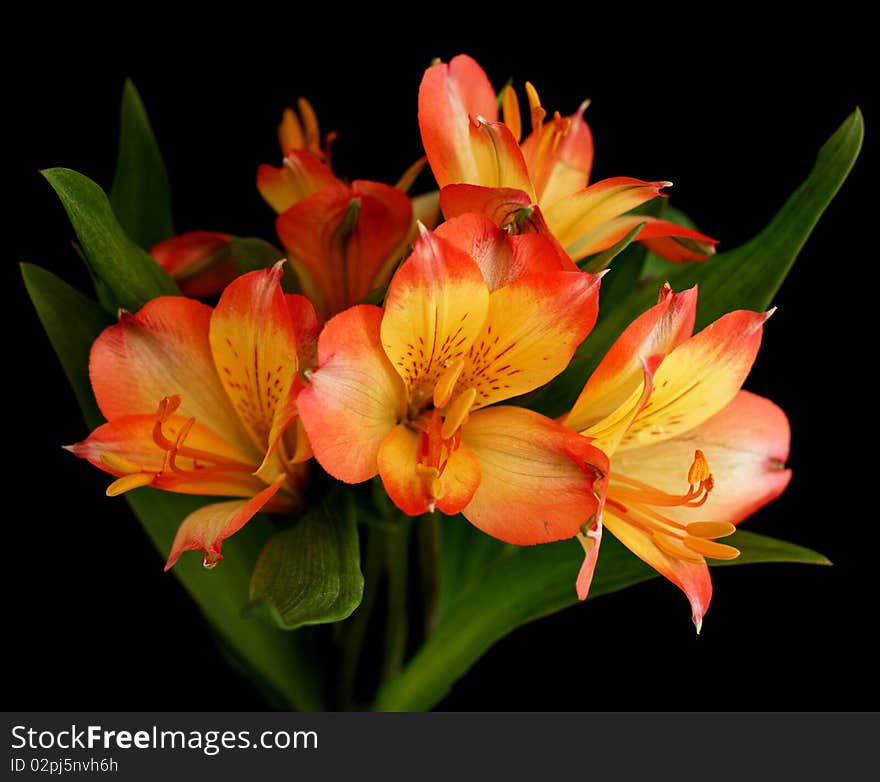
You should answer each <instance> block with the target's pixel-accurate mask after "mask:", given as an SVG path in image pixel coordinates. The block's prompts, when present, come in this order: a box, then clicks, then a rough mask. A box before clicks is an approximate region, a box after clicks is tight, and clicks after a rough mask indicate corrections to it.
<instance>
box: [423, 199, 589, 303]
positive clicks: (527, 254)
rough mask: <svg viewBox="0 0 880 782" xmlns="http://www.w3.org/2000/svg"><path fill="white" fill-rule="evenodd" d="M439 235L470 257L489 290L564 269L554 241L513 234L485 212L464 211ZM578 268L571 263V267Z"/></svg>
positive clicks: (446, 224) (443, 225) (529, 235)
mask: <svg viewBox="0 0 880 782" xmlns="http://www.w3.org/2000/svg"><path fill="white" fill-rule="evenodd" d="M435 233H436V235H437V236H440V237H441V238H443V239H446V241H448V242H449V243H450V244H453V245H454V246H455V247H458V249H460V250H463V251H464V252H466V253H467V254H468V255H470V256H471V258H473V259H474V260H475V261H476V262H477V266H479V267H480V271H481V272H482V273H483V279H484V280H485V281H486V285H488V286H489V290H490V291H494V290H496V289H498V288H503V287H504V286H505V285H509V284H510V283H512V282H513V281H514V280H517V279H519V278H520V277H523V276H525V275H527V274H535V273H544V272H559V271H562V270H563V266H562V264H561V263H560V260H559V256H558V255H557V252H556V248H555V247H554V245H553V243H552V242H551V241H550V240H549V239H547V237H545V236H540V235H538V234H520V235H517V236H511V235H510V234H509V233H508V232H507V231H504V230H502V229H501V228H499V227H498V226H497V225H496V224H495V223H494V222H493V221H492V220H490V219H489V218H488V217H487V216H486V215H483V214H473V213H470V214H463V215H461V216H460V217H453V218H452V219H451V220H447V221H446V222H445V223H443V224H442V225H440V226H439V227H438V228H437V230H436V232H435ZM576 269H577V267H576V266H575V265H574V264H571V265H570V268H569V269H568V270H570V271H574V270H576Z"/></svg>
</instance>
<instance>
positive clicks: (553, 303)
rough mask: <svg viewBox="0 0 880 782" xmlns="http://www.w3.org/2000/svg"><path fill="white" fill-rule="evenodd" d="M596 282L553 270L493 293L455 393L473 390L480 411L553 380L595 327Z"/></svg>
mask: <svg viewBox="0 0 880 782" xmlns="http://www.w3.org/2000/svg"><path fill="white" fill-rule="evenodd" d="M599 282H600V278H599V277H597V276H595V275H592V274H585V273H583V272H562V271H553V272H544V273H538V274H529V275H527V276H525V277H520V278H519V279H517V280H514V281H513V282H512V283H510V285H507V286H505V287H503V288H499V289H498V290H496V291H493V292H492V293H491V294H490V297H489V314H488V316H487V317H486V323H485V326H484V327H483V330H482V333H481V334H480V335H479V337H478V338H477V339H476V340H475V341H474V343H473V346H472V347H471V348H470V349H469V351H468V361H467V363H466V364H465V369H464V371H463V372H462V374H461V377H460V378H459V380H458V386H457V387H458V389H459V390H460V391H465V390H467V389H470V388H475V389H476V390H477V398H476V406H478V407H484V406H486V405H490V404H493V403H495V402H499V401H501V400H503V399H510V398H511V397H514V396H518V395H520V394H524V393H526V392H528V391H532V390H534V389H535V388H538V387H539V386H542V385H544V384H545V383H548V382H549V381H550V380H552V379H553V378H554V377H556V375H558V374H559V373H560V372H561V371H562V370H563V369H565V367H566V366H568V362H569V361H570V360H571V357H572V356H573V355H574V352H575V350H576V349H577V347H578V345H580V344H581V342H583V341H584V339H585V338H586V336H587V335H588V334H589V333H590V331H591V330H592V328H593V325H594V324H595V323H596V317H597V315H598V312H599Z"/></svg>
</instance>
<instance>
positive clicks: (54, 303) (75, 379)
mask: <svg viewBox="0 0 880 782" xmlns="http://www.w3.org/2000/svg"><path fill="white" fill-rule="evenodd" d="M21 275H22V277H23V278H24V284H25V288H27V292H28V295H29V296H30V297H31V302H32V303H33V305H34V309H35V310H36V311H37V316H38V317H39V319H40V322H41V323H42V324H43V328H44V329H45V330H46V334H48V335H49V340H50V341H51V342H52V347H53V349H54V350H55V354H56V355H57V356H58V360H59V361H60V362H61V366H62V367H63V369H64V374H65V375H67V379H68V381H70V385H71V386H72V387H73V393H74V394H76V400H77V402H79V406H80V409H81V410H82V411H83V415H84V416H85V419H86V423H87V424H88V425H89V426H90V427H93V426H97V425H98V424H99V423H101V420H102V419H101V413H100V411H99V410H98V405H97V404H96V403H95V397H94V395H93V394H92V386H91V383H90V382H89V351H90V350H91V347H92V343H93V342H94V341H95V340H96V339H97V338H98V335H99V334H100V333H101V332H102V331H103V330H104V329H105V328H106V327H107V326H109V325H110V323H111V318H110V316H109V315H108V314H107V313H106V312H105V311H104V310H103V309H102V308H101V307H100V306H99V305H98V304H96V303H95V302H94V301H92V300H91V299H88V298H86V297H85V296H83V295H82V294H81V293H80V292H79V291H78V290H75V289H74V288H72V287H71V286H70V285H68V284H67V283H66V282H64V280H61V279H59V278H58V277H56V276H55V275H54V274H52V272H49V271H46V270H45V269H41V268H40V267H39V266H34V265H32V264H29V263H23V264H22V265H21Z"/></svg>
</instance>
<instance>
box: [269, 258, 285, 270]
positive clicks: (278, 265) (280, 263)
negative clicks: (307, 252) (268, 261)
mask: <svg viewBox="0 0 880 782" xmlns="http://www.w3.org/2000/svg"><path fill="white" fill-rule="evenodd" d="M285 263H287V258H281V259H279V260H277V261H275V263H274V264H272V271H274V272H279V273H280V272H281V271H282V270H283V268H284V264H285Z"/></svg>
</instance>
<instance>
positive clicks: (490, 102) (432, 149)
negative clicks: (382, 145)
mask: <svg viewBox="0 0 880 782" xmlns="http://www.w3.org/2000/svg"><path fill="white" fill-rule="evenodd" d="M469 117H483V119H484V120H486V121H487V122H496V121H497V119H498V104H497V102H496V100H495V91H494V90H493V89H492V84H491V83H490V82H489V79H488V77H487V76H486V73H485V72H484V71H483V69H482V68H481V67H480V66H479V65H478V64H477V62H476V61H475V60H473V59H472V58H471V57H468V56H467V55H465V54H460V55H458V56H457V57H453V58H452V61H451V62H450V63H449V64H446V63H437V64H436V65H432V66H431V67H430V68H428V70H426V71H425V75H424V76H423V77H422V83H421V85H420V86H419V127H420V128H421V133H422V144H423V145H424V147H425V153H426V154H427V157H428V162H429V164H430V166H431V170H432V171H433V172H434V177H435V178H436V180H437V183H438V184H439V185H440V187H443V186H444V185H447V184H449V183H451V182H478V181H479V180H478V178H477V177H478V170H477V165H476V161H475V159H474V154H473V151H472V149H471V144H470V119H469Z"/></svg>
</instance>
